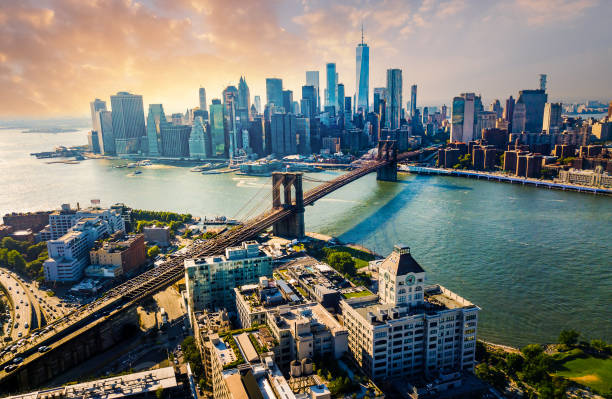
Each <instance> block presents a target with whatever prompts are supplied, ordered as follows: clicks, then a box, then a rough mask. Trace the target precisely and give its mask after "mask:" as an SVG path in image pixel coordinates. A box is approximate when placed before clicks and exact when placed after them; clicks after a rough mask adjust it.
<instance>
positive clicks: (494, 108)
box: [489, 99, 503, 118]
mask: <svg viewBox="0 0 612 399" xmlns="http://www.w3.org/2000/svg"><path fill="white" fill-rule="evenodd" d="M489 110H490V111H493V112H495V114H496V115H497V117H498V118H501V117H502V115H503V113H502V107H501V102H500V101H499V100H497V99H496V100H495V101H493V102H492V103H491V107H490V108H489Z"/></svg>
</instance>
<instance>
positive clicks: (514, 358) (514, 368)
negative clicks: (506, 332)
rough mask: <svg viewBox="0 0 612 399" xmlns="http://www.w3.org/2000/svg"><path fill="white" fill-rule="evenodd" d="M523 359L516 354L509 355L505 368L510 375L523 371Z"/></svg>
mask: <svg viewBox="0 0 612 399" xmlns="http://www.w3.org/2000/svg"><path fill="white" fill-rule="evenodd" d="M523 363H524V359H523V356H521V355H519V354H518V353H510V354H509V355H508V356H507V357H506V366H507V368H508V372H509V373H510V374H516V373H517V372H519V371H521V370H522V369H523Z"/></svg>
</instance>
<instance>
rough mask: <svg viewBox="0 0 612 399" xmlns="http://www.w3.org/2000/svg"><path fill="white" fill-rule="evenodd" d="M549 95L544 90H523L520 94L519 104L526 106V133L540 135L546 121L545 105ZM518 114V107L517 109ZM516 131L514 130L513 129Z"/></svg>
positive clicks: (517, 101)
mask: <svg viewBox="0 0 612 399" xmlns="http://www.w3.org/2000/svg"><path fill="white" fill-rule="evenodd" d="M547 100H548V95H547V94H546V92H545V91H544V90H521V91H520V92H519V97H518V100H516V103H517V105H518V104H525V129H524V130H525V131H526V132H528V133H540V132H541V131H542V121H543V119H544V105H545V104H546V101H547ZM515 112H516V107H515ZM513 131H514V128H513Z"/></svg>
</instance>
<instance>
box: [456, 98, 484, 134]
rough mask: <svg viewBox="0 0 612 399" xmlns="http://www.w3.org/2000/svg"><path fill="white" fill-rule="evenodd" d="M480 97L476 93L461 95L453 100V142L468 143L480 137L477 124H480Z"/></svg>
mask: <svg viewBox="0 0 612 399" xmlns="http://www.w3.org/2000/svg"><path fill="white" fill-rule="evenodd" d="M477 98H478V101H480V97H479V96H476V95H475V94H474V93H461V95H460V96H459V97H455V98H453V105H452V109H451V115H452V117H451V134H450V140H451V142H463V143H467V142H470V141H473V140H474V139H475V138H477V137H480V134H477V132H476V131H475V130H476V124H477V122H478V118H477V112H478V111H477V109H478V105H477V104H476V102H477V101H476V99H477Z"/></svg>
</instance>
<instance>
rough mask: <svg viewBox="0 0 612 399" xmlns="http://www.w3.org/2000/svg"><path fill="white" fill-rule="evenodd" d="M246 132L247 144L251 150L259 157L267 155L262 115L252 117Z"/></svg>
mask: <svg viewBox="0 0 612 399" xmlns="http://www.w3.org/2000/svg"><path fill="white" fill-rule="evenodd" d="M248 132H249V145H250V147H251V149H252V150H253V152H254V153H256V154H257V155H258V156H259V157H263V156H265V155H267V154H266V152H265V142H266V139H265V135H266V128H265V123H264V119H263V117H261V116H256V117H254V118H253V120H252V121H250V122H249V129H248Z"/></svg>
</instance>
